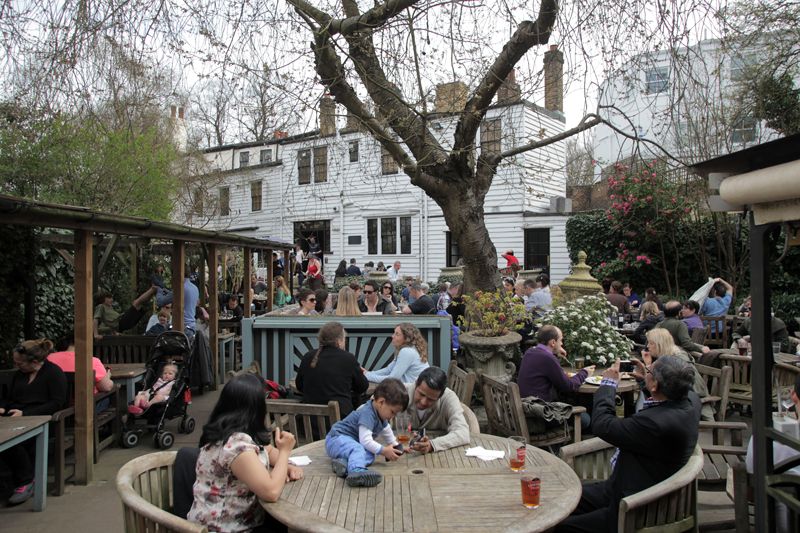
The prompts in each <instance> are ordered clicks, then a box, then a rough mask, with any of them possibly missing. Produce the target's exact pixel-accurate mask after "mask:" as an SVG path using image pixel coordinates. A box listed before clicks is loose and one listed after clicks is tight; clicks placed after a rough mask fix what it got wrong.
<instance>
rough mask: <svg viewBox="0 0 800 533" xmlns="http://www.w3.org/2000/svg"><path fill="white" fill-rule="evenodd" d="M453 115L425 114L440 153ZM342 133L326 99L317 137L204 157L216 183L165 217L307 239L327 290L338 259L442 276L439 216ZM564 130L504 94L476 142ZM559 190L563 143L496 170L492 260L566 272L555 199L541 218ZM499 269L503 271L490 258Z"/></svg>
mask: <svg viewBox="0 0 800 533" xmlns="http://www.w3.org/2000/svg"><path fill="white" fill-rule="evenodd" d="M559 53H560V52H559ZM511 81H512V83H513V79H512V80H511ZM446 85H447V87H440V89H442V90H445V89H446V90H449V91H452V90H453V89H455V92H456V93H458V94H461V95H463V96H464V97H465V95H466V87H465V86H463V85H462V84H458V83H456V84H446ZM501 96H502V93H501ZM456 100H458V98H456ZM448 102H451V103H448ZM457 105H458V101H455V102H453V101H452V99H448V98H442V99H438V98H437V109H436V112H435V113H433V114H432V115H431V116H430V127H431V130H432V131H433V132H434V134H435V135H437V136H438V137H439V139H440V140H441V142H442V144H443V145H444V146H445V147H448V143H449V142H452V138H453V133H454V130H455V126H456V121H457V119H456V115H455V114H454V113H452V112H450V111H452V109H455V108H457ZM448 106H451V107H450V108H448ZM462 108H463V106H462ZM347 126H348V127H344V128H341V129H339V128H338V127H337V124H336V116H335V109H334V104H333V101H332V100H330V98H328V97H325V98H323V99H322V103H321V106H320V129H319V130H318V131H314V132H310V133H305V134H302V135H296V136H292V137H287V136H283V135H282V134H280V133H279V134H278V135H276V138H274V139H272V140H270V141H266V142H260V143H245V144H237V145H228V146H219V147H216V148H211V149H209V150H207V151H206V153H205V155H206V158H207V159H208V161H209V163H210V165H211V167H212V168H213V172H212V174H213V175H214V176H216V178H215V179H212V180H210V183H211V184H212V185H210V186H207V187H205V188H203V187H201V186H198V187H197V188H196V189H195V190H194V191H191V192H190V194H192V195H194V196H195V199H194V201H193V202H186V204H187V205H189V207H188V208H186V209H185V210H183V212H180V213H176V218H179V219H182V220H183V221H185V222H187V223H189V224H191V225H195V226H203V227H206V228H213V229H220V230H227V231H233V232H236V233H241V234H244V235H252V236H259V237H261V236H270V238H274V239H280V240H289V241H294V242H298V241H299V242H300V243H301V245H302V246H304V248H305V247H306V246H307V238H308V237H309V236H310V235H312V234H314V235H315V236H316V237H317V239H318V241H319V243H320V245H321V246H322V249H323V251H324V258H325V259H324V270H325V274H326V277H327V278H328V279H329V280H330V279H332V277H333V272H334V270H335V269H336V266H337V265H338V263H339V261H341V260H342V259H345V260H347V261H348V263H349V260H350V259H351V258H355V259H356V262H357V263H358V265H359V266H363V265H364V263H365V262H368V261H372V262H373V263H375V264H377V262H378V261H382V262H383V263H384V265H386V266H387V267H389V266H391V265H392V263H394V262H395V261H400V262H401V264H402V268H401V273H402V272H404V273H405V274H406V275H412V276H416V277H419V278H421V279H423V280H425V281H435V280H436V279H437V278H438V276H439V274H440V269H441V268H443V267H446V266H455V264H456V263H457V261H458V259H459V258H460V253H459V250H458V246H457V244H456V243H455V241H454V240H451V238H450V232H449V230H448V228H447V224H446V223H445V220H444V217H443V215H442V211H441V209H440V208H439V206H438V205H437V204H436V203H435V202H434V201H433V200H431V199H430V198H428V196H426V195H425V193H424V192H423V191H422V189H420V188H418V187H415V186H413V185H411V183H410V180H409V178H408V176H406V175H405V174H404V173H402V171H401V170H400V169H399V168H398V166H397V163H396V162H395V161H394V160H393V159H392V158H391V157H390V156H389V155H388V153H386V152H385V151H384V150H383V149H382V147H381V146H380V144H379V143H378V142H377V141H376V140H375V139H374V138H373V137H372V136H371V135H370V134H368V133H366V132H364V131H360V130H359V129H358V128H357V127H355V126H356V125H355V123H354V121H351V120H348V125H347ZM563 130H564V118H563V114H562V113H561V112H560V111H559V110H548V109H545V108H542V107H540V106H537V105H535V104H532V103H530V102H526V101H523V100H521V99H519V98H518V89H517V96H516V97H515V95H514V94H513V91H512V95H511V97H510V98H508V99H506V100H505V101H504V102H503V103H501V104H497V105H494V106H493V107H491V108H490V109H489V110H488V112H487V115H486V118H485V120H484V122H483V124H482V127H481V128H480V132H479V134H478V137H479V138H477V139H476V142H477V143H479V145H480V146H481V149H482V150H507V149H510V148H512V147H514V146H519V145H522V144H525V143H528V142H530V140H532V139H537V138H546V137H549V136H551V135H555V134H558V133H560V132H562V131H563ZM206 181H207V182H208V180H206ZM565 187H566V183H565V173H564V143H563V142H557V143H553V144H551V145H549V146H546V147H544V148H542V149H538V150H535V151H531V152H526V153H523V154H520V155H517V156H514V157H510V158H508V159H507V160H504V161H503V163H502V164H501V165H500V166H499V168H498V170H497V174H496V176H495V178H494V181H493V183H492V186H491V189H490V191H489V193H488V195H487V197H486V202H485V206H484V210H485V213H486V225H487V227H488V230H489V233H490V235H491V238H492V240H493V242H494V244H495V247H496V248H497V251H498V254H500V253H502V252H503V251H504V250H506V249H513V250H514V251H515V254H516V255H517V256H518V257H519V259H520V262H521V263H524V265H525V267H526V268H546V269H548V270H549V272H550V273H551V276H552V278H553V280H554V281H555V282H558V281H559V280H560V279H562V278H564V277H565V276H566V275H568V273H569V257H568V252H567V247H566V239H565V224H566V218H567V217H566V215H564V214H563V210H564V209H563V201H562V202H560V203H559V202H553V203H554V204H555V205H557V206H558V207H556V208H553V209H551V198H559V197H561V198H563V197H564V196H565ZM559 208H560V211H562V212H559ZM498 264H499V266H501V267H504V266H505V264H506V263H505V259H503V258H501V257H499V255H498Z"/></svg>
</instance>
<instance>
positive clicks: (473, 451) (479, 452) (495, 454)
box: [467, 446, 506, 461]
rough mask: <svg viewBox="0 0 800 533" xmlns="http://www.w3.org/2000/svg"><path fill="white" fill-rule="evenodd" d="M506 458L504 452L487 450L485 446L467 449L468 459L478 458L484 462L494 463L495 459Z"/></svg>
mask: <svg viewBox="0 0 800 533" xmlns="http://www.w3.org/2000/svg"><path fill="white" fill-rule="evenodd" d="M505 456H506V452H504V451H503V450H487V449H486V448H484V447H483V446H476V447H475V448H467V457H477V458H478V459H481V460H483V461H493V460H494V459H502V458H503V457H505Z"/></svg>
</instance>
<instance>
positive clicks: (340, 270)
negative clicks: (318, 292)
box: [333, 259, 347, 281]
mask: <svg viewBox="0 0 800 533" xmlns="http://www.w3.org/2000/svg"><path fill="white" fill-rule="evenodd" d="M333 276H334V277H333V279H334V281H336V280H338V279H341V278H346V277H347V261H345V260H344V259H342V260H341V261H339V266H338V267H336V272H334V274H333Z"/></svg>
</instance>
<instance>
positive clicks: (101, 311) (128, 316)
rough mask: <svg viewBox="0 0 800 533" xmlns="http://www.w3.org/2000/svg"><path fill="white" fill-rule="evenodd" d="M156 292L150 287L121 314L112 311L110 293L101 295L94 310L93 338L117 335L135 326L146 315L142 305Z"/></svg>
mask: <svg viewBox="0 0 800 533" xmlns="http://www.w3.org/2000/svg"><path fill="white" fill-rule="evenodd" d="M156 291H157V287H156V286H155V285H153V286H151V287H150V288H149V289H147V290H146V291H144V292H143V293H142V294H141V295H139V297H138V298H136V299H135V300H134V301H133V303H132V304H131V306H130V307H129V308H128V309H127V310H126V311H125V312H124V313H122V314H120V313H118V312H117V311H116V309H114V307H113V306H114V297H113V296H112V295H111V293H110V292H104V293H101V294H100V296H99V298H100V303H99V304H98V305H97V306H96V307H95V308H94V338H95V339H98V340H99V339H102V338H103V335H119V334H120V333H123V332H125V331H127V330H129V329H131V328H133V327H134V326H136V324H138V323H139V321H140V320H141V319H142V318H143V317H144V316H145V314H146V313H147V308H146V307H145V305H144V304H145V303H147V301H148V300H150V298H152V297H153V296H155V294H156Z"/></svg>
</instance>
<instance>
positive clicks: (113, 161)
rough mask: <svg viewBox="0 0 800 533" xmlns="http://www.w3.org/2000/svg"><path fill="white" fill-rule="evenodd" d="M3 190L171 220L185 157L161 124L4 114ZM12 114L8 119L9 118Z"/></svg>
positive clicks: (0, 145)
mask: <svg viewBox="0 0 800 533" xmlns="http://www.w3.org/2000/svg"><path fill="white" fill-rule="evenodd" d="M2 111H5V114H4V116H0V192H3V193H7V194H12V195H15V196H22V197H26V198H33V199H37V200H42V201H50V202H55V203H62V204H68V205H80V206H84V207H90V208H94V209H97V210H101V211H105V212H109V213H124V214H126V215H137V216H143V217H148V218H152V219H156V220H167V219H168V217H169V214H170V211H171V209H172V197H173V195H174V192H175V190H176V188H177V185H176V181H175V179H174V178H173V175H174V174H175V172H176V167H177V163H178V161H179V157H180V155H179V154H178V152H177V151H176V149H175V147H174V146H173V144H172V143H171V142H170V140H169V139H166V138H164V135H163V134H162V133H161V132H160V130H159V128H158V127H156V126H153V127H149V128H144V129H142V130H140V131H133V130H131V129H127V128H120V129H113V128H108V127H106V126H104V125H103V124H102V123H100V122H99V121H97V120H92V119H78V118H74V119H72V118H70V117H63V116H61V117H55V118H44V117H38V116H34V115H32V114H31V113H26V112H25V111H20V110H13V111H10V110H9V106H8V105H7V106H6V107H5V108H3V109H2V110H0V112H2ZM3 119H5V120H3Z"/></svg>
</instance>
